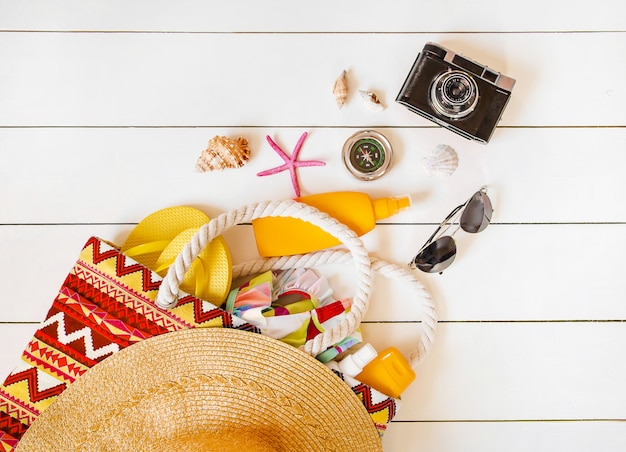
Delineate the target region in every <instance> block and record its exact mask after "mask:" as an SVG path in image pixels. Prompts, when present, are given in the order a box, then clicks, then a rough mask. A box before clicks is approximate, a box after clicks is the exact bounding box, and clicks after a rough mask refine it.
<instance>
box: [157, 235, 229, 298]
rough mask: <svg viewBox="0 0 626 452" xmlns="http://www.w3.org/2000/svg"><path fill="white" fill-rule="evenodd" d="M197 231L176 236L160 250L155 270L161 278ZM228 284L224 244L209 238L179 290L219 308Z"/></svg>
mask: <svg viewBox="0 0 626 452" xmlns="http://www.w3.org/2000/svg"><path fill="white" fill-rule="evenodd" d="M198 229H199V228H197V227H196V228H190V229H187V230H186V231H183V232H181V233H180V234H178V235H177V236H176V237H175V238H174V239H173V240H172V241H171V242H170V243H169V245H168V246H167V247H166V248H165V249H164V250H163V252H162V253H161V255H160V256H159V258H158V260H157V262H156V269H155V271H156V272H157V273H158V274H160V275H161V276H165V274H166V273H167V269H168V268H169V267H170V265H172V264H173V263H174V260H175V259H176V256H178V255H179V254H180V252H181V251H182V249H183V247H184V246H185V245H186V244H187V243H189V242H190V241H191V238H192V237H193V236H194V234H195V233H196V232H198ZM231 281H232V261H231V257H230V251H229V249H228V246H227V245H226V241H225V240H224V239H223V238H222V237H221V236H219V237H216V238H215V239H213V240H212V241H211V242H210V243H209V244H208V245H207V246H206V247H205V248H204V250H202V252H201V253H200V254H199V255H198V257H197V258H196V259H195V260H194V261H193V263H192V265H191V268H190V269H189V270H188V271H187V274H186V275H185V278H184V279H183V282H182V283H181V285H180V288H181V290H183V291H185V292H187V293H190V294H192V295H194V296H196V297H198V298H201V299H202V300H206V301H208V302H210V303H212V304H214V305H215V306H219V305H221V304H222V303H223V302H224V300H226V297H227V296H228V293H229V292H230V285H231Z"/></svg>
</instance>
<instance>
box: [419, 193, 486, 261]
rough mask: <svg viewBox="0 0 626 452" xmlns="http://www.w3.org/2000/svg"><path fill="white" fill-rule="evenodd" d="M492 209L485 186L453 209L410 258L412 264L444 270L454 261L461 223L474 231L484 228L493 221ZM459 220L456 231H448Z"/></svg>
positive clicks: (471, 231) (463, 227)
mask: <svg viewBox="0 0 626 452" xmlns="http://www.w3.org/2000/svg"><path fill="white" fill-rule="evenodd" d="M492 213H493V207H492V206H491V200H490V199H489V197H488V196H487V189H486V188H485V187H483V188H481V189H480V190H478V191H477V192H476V193H474V194H473V195H472V197H471V198H470V199H468V200H467V201H465V202H464V203H463V204H461V205H460V206H458V207H456V208H455V209H454V210H453V211H452V212H450V214H449V215H448V216H447V217H446V219H445V220H443V221H442V222H441V224H440V225H439V227H438V228H437V230H435V232H434V233H433V235H431V236H430V238H429V239H428V240H427V241H426V243H425V244H424V246H422V247H421V248H420V250H419V251H418V252H417V255H416V256H415V257H414V258H413V260H412V261H411V262H409V267H411V268H419V269H420V270H422V271H423V272H426V273H441V272H442V271H443V270H445V269H446V268H448V267H449V266H450V264H452V262H454V257H455V256H456V243H455V242H454V239H453V238H452V236H453V235H454V234H455V233H456V231H458V230H459V227H460V228H461V229H463V230H464V231H465V232H469V233H472V234H475V233H477V232H481V231H484V230H485V228H486V227H487V226H488V225H489V222H490V221H491V214H492ZM457 222H458V225H457V227H456V228H455V229H454V231H452V232H450V233H448V231H449V230H450V228H451V227H452V226H453V225H455V223H457Z"/></svg>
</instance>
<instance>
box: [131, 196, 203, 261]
mask: <svg viewBox="0 0 626 452" xmlns="http://www.w3.org/2000/svg"><path fill="white" fill-rule="evenodd" d="M208 222H209V217H208V216H207V215H206V214H205V213H204V212H202V211H200V210H198V209H195V208H193V207H188V206H176V207H168V208H166V209H161V210H158V211H156V212H154V213H151V214H150V215H148V216H147V217H145V218H144V219H143V220H141V221H140V222H139V224H137V226H135V228H134V229H133V230H132V231H131V233H130V235H129V236H128V238H127V239H126V242H124V244H123V245H122V248H121V251H122V253H124V254H125V255H127V256H128V257H132V258H133V259H134V260H136V261H137V262H139V263H140V264H143V265H145V266H146V267H148V268H149V269H151V270H155V269H156V262H157V260H158V259H159V256H160V255H161V253H162V252H163V250H164V249H165V248H166V247H167V245H169V244H170V242H171V241H172V240H174V238H176V236H177V235H178V234H180V233H181V232H183V231H185V230H187V229H189V228H199V227H200V226H202V225H203V224H205V223H208Z"/></svg>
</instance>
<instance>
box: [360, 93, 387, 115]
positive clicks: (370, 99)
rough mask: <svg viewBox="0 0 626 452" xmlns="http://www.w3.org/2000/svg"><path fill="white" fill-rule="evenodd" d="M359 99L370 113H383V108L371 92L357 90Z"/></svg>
mask: <svg viewBox="0 0 626 452" xmlns="http://www.w3.org/2000/svg"><path fill="white" fill-rule="evenodd" d="M359 94H360V95H361V99H363V103H364V104H365V106H366V107H367V108H369V109H370V110H372V111H383V110H384V109H385V106H384V105H383V104H382V102H381V101H380V99H379V98H378V96H377V95H376V94H374V93H372V92H371V91H364V90H359Z"/></svg>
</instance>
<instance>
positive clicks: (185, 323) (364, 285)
mask: <svg viewBox="0 0 626 452" xmlns="http://www.w3.org/2000/svg"><path fill="white" fill-rule="evenodd" d="M265 216H284V217H293V218H298V219H301V220H304V221H308V222H311V223H312V224H314V225H316V226H318V227H321V228H322V229H324V230H325V231H326V232H329V233H330V234H332V235H334V236H335V237H337V238H338V239H339V240H340V241H341V242H342V243H343V244H344V245H345V249H343V248H335V249H329V250H324V251H320V252H316V253H310V254H306V255H298V256H288V257H279V258H268V259H261V260H258V261H255V262H249V263H243V264H238V265H235V266H234V267H233V269H232V270H233V278H237V277H241V276H245V275H252V274H256V273H261V272H263V271H267V270H269V269H287V268H311V267H318V266H321V265H324V264H337V263H348V264H350V265H353V266H354V269H355V270H356V279H355V288H354V290H355V292H354V297H353V303H352V309H351V310H350V312H349V313H348V314H347V316H346V318H345V319H344V321H342V323H341V324H339V325H337V326H336V327H333V328H331V329H329V330H326V331H324V332H323V333H321V334H319V335H318V336H316V337H315V338H314V339H312V340H310V341H307V342H306V343H305V344H304V345H303V346H302V347H300V349H297V348H295V347H292V346H290V345H287V344H284V343H282V342H280V341H278V340H276V339H273V338H269V337H266V336H263V335H262V334H260V330H259V329H258V328H257V327H255V326H253V325H251V324H249V323H246V322H244V321H243V320H241V319H240V318H238V317H236V316H234V315H231V314H229V313H228V312H226V311H225V310H223V309H221V308H218V307H216V306H215V305H213V304H211V303H209V302H208V301H206V300H202V299H199V298H196V297H194V296H191V295H188V294H185V293H182V292H180V290H179V286H180V284H181V282H182V280H183V278H184V275H185V274H186V272H187V271H188V270H189V268H190V267H191V266H192V263H193V261H194V259H195V258H196V257H197V256H198V254H199V253H200V252H201V251H202V250H203V249H204V248H205V247H206V246H207V245H208V244H209V243H210V242H211V241H212V240H213V239H215V238H216V237H220V236H221V234H222V233H223V232H224V231H226V230H227V229H228V228H230V227H232V226H234V225H237V224H241V223H247V222H250V221H252V220H253V219H256V218H261V217H265ZM372 270H374V271H376V272H378V273H380V274H382V275H384V276H385V277H389V278H392V279H394V280H397V281H401V282H402V283H404V284H409V285H410V286H411V288H412V289H413V291H414V292H415V294H416V296H417V297H418V298H419V299H420V300H421V303H422V306H423V313H424V316H423V319H422V331H421V334H420V338H419V340H418V343H417V344H416V346H415V348H414V352H413V353H412V354H411V356H409V362H410V363H411V365H412V366H414V365H416V364H417V363H418V362H420V361H421V360H422V359H423V358H424V357H425V356H426V354H427V353H428V352H429V350H430V349H431V347H432V343H433V338H434V331H435V327H436V314H435V307H434V304H433V301H432V298H431V296H430V294H429V293H428V291H427V290H426V289H425V288H424V286H423V285H422V284H421V283H420V282H419V281H418V280H417V279H416V278H415V276H414V274H413V273H412V272H411V271H409V270H408V269H406V268H401V267H398V266H397V265H395V264H392V263H388V262H384V261H381V260H378V259H374V258H371V257H370V256H369V255H368V253H367V251H366V250H365V248H364V246H363V244H362V242H361V240H360V239H359V238H358V237H357V236H356V234H355V233H354V232H353V231H351V230H350V229H349V228H348V227H346V226H345V225H343V224H341V223H339V222H338V221H337V220H335V219H334V218H332V217H329V216H328V215H327V214H324V213H323V212H320V211H318V210H317V209H315V208H313V207H311V206H308V205H305V204H302V203H298V202H295V201H280V202H276V201H268V202H262V203H258V204H253V205H249V206H244V207H242V208H240V209H236V210H233V211H230V212H226V213H224V214H222V215H219V216H218V217H216V218H214V219H213V220H211V221H210V222H209V223H207V224H206V225H204V226H202V227H201V228H200V230H199V231H198V232H197V233H196V234H195V235H194V236H193V237H192V239H191V240H190V242H189V243H188V244H187V245H186V246H185V247H184V249H183V251H182V252H181V253H180V255H179V256H178V257H177V258H176V259H175V262H174V264H173V265H171V266H170V268H169V270H168V272H167V275H166V276H165V277H164V278H162V277H161V276H159V275H158V274H157V273H155V272H154V271H151V270H150V269H149V268H147V267H146V266H144V265H141V264H140V263H138V262H136V261H134V260H133V259H131V258H129V257H127V256H126V255H124V254H123V253H122V252H121V251H120V250H119V247H117V246H115V245H114V244H111V243H109V242H106V241H104V240H102V239H100V238H96V237H92V238H90V239H89V240H88V241H87V243H86V244H85V246H84V248H83V250H82V251H81V253H80V255H79V258H78V260H77V261H76V264H75V265H74V267H73V268H72V270H71V271H70V273H69V274H68V276H67V278H66V279H65V281H64V283H63V285H62V286H61V288H60V290H59V292H58V294H57V296H56V297H55V299H54V301H53V304H52V307H51V309H50V311H49V312H48V314H47V316H46V319H45V320H44V321H43V322H42V324H41V325H40V327H39V328H38V329H37V331H36V332H35V334H34V336H33V338H32V339H31V341H30V342H29V343H28V345H27V347H26V349H25V350H24V352H23V354H22V357H21V361H20V363H19V365H18V366H17V367H16V368H15V370H14V371H13V372H12V373H11V374H10V375H9V376H8V377H7V378H6V380H5V381H4V383H3V385H2V386H0V445H1V446H2V448H3V449H4V450H12V449H13V448H15V447H17V448H18V450H120V449H125V450H151V449H150V447H149V443H148V442H147V439H149V440H150V441H149V442H150V444H152V445H157V448H158V445H159V444H160V445H162V446H165V445H167V444H169V447H173V448H174V449H177V450H196V449H195V448H197V447H199V446H202V447H207V445H212V446H211V447H215V449H216V450H217V449H219V448H220V447H226V446H227V445H230V446H231V447H244V446H246V445H252V444H253V442H258V443H259V444H256V443H255V444H254V447H257V449H258V450H263V447H265V446H267V447H266V448H267V450H290V448H295V449H292V450H300V449H299V448H300V447H305V445H306V447H305V449H307V450H308V449H310V450H381V445H380V444H381V443H380V437H381V435H382V433H383V432H384V431H385V429H386V427H387V424H388V423H389V422H390V421H391V419H393V417H394V416H395V414H396V412H397V410H398V406H399V403H400V401H399V400H397V399H394V398H392V397H389V396H385V395H384V394H381V393H379V392H378V391H376V390H374V389H373V388H370V387H368V386H367V385H365V384H363V383H359V382H358V381H357V382H354V381H351V382H350V384H346V383H345V382H344V381H342V379H344V378H343V376H342V375H341V373H339V372H334V371H332V370H330V369H329V368H328V367H326V366H324V365H323V364H321V363H320V362H318V361H317V360H315V359H314V358H313V356H315V355H317V354H319V353H320V352H322V351H324V350H326V349H328V348H329V347H331V346H332V345H333V344H336V343H338V342H339V341H340V340H341V339H343V338H345V337H347V336H348V335H350V334H352V333H354V331H355V330H356V329H357V328H358V327H359V325H360V323H361V321H362V319H363V316H364V315H365V312H366V311H367V308H368V304H369V298H370V294H371V291H372V274H371V271H372ZM200 328H202V329H204V328H211V330H210V331H209V330H203V331H191V330H192V329H200ZM234 330H236V331H234ZM131 345H132V346H133V347H130V346H131ZM193 357H199V359H193ZM272 357H273V358H272ZM140 361H141V362H142V363H143V364H142V365H141V366H137V363H138V362H140ZM192 362H194V363H195V365H196V367H193V366H191V363H192ZM253 363H254V365H253ZM96 365H97V366H96ZM90 369H92V370H90ZM120 369H122V370H123V371H121V370H120ZM212 369H213V370H212ZM216 369H221V370H222V371H223V372H222V373H216ZM285 372H287V373H285ZM90 375H92V376H90ZM298 376H299V380H300V382H305V383H306V384H298V381H296V380H294V379H296V377H298ZM149 377H153V378H149ZM129 378H130V379H129ZM345 380H347V381H350V379H345ZM116 388H117V389H116ZM280 388H282V389H280ZM290 388H291V389H290ZM296 389H297V390H296ZM292 390H293V391H292ZM291 391H292V392H291ZM216 394H221V395H223V396H224V397H223V398H221V399H219V400H217V399H216ZM65 399H67V400H65ZM81 400H82V401H83V402H82V403H81V402H78V401H81ZM163 400H165V401H167V403H165V402H162V401H163ZM270 400H274V402H272V403H267V401H270ZM263 401H265V402H263ZM157 402H158V403H157ZM154 403H156V405H154ZM175 407H178V408H177V410H178V411H176V410H175ZM263 407H265V408H266V409H262V408H263ZM281 407H282V408H281ZM85 410H87V411H85ZM316 410H317V411H316ZM320 410H321V411H320ZM278 412H281V413H282V414H283V415H278ZM207 413H209V414H210V416H209V415H207V416H204V415H205V414H207ZM258 413H263V415H260V414H258ZM87 414H88V415H87ZM139 414H140V415H139ZM201 414H202V415H201ZM251 419H256V421H255V422H253V423H249V421H250V420H251ZM290 419H291V420H290ZM294 420H297V422H295V421H294ZM138 422H139V423H138ZM202 422H205V424H203V423H202ZM294 422H295V423H294ZM31 425H32V427H31ZM218 426H221V427H220V428H218ZM237 426H239V427H238V428H236V427H237ZM157 432H158V434H157ZM242 432H245V434H242ZM22 439H23V442H22V441H21V440H22ZM129 441H130V442H132V441H135V443H136V444H137V447H139V448H138V449H134V447H131V446H129V444H131V443H130V442H129ZM168 441H169V443H168ZM105 445H106V447H104V446H105ZM314 446H315V447H314ZM118 447H119V449H118ZM277 447H281V448H283V449H280V448H279V449H276V448H277ZM207 450H211V449H210V448H209V449H207ZM302 450H304V449H302Z"/></svg>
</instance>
